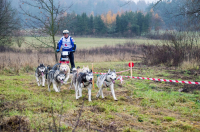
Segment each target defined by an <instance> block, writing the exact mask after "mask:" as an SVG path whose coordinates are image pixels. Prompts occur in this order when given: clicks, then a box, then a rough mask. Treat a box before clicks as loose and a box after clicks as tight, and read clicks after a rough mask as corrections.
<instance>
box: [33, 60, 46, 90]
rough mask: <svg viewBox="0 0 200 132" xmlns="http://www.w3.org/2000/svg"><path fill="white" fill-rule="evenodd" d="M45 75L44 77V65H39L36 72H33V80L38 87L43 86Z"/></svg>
mask: <svg viewBox="0 0 200 132" xmlns="http://www.w3.org/2000/svg"><path fill="white" fill-rule="evenodd" d="M45 75H46V67H45V66H44V64H40V65H39V66H38V67H37V69H36V71H35V78H36V81H37V84H38V86H40V85H41V84H42V86H43V87H44V86H45Z"/></svg>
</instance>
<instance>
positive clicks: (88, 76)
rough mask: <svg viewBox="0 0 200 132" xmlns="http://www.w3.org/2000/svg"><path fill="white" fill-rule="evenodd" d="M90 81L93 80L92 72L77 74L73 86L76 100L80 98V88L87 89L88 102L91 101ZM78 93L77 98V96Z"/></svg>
mask: <svg viewBox="0 0 200 132" xmlns="http://www.w3.org/2000/svg"><path fill="white" fill-rule="evenodd" d="M92 80H93V73H92V71H91V72H86V73H83V72H80V73H78V76H77V80H76V86H75V93H76V99H79V98H80V97H82V88H85V87H87V89H88V101H92V100H91V89H92ZM78 92H79V96H78Z"/></svg>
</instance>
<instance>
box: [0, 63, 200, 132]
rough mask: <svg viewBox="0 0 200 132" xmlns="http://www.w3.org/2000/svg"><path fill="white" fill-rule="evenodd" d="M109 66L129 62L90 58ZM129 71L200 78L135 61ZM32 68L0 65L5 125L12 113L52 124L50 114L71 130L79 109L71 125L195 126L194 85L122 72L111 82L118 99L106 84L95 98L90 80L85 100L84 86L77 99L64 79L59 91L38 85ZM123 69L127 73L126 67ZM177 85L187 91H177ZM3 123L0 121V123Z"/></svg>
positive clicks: (39, 125) (41, 125)
mask: <svg viewBox="0 0 200 132" xmlns="http://www.w3.org/2000/svg"><path fill="white" fill-rule="evenodd" d="M76 65H79V66H83V65H88V64H87V63H77V64H76ZM89 66H90V67H91V65H89ZM108 67H109V68H111V69H114V68H115V69H116V70H117V71H122V70H126V69H127V68H128V67H127V63H126V62H112V63H101V64H99V63H95V64H94V71H96V72H106V71H107V70H108ZM133 71H134V72H133V74H134V76H142V77H157V78H164V79H179V80H191V81H200V78H199V77H198V76H197V77H196V76H194V75H193V71H180V70H175V69H173V68H171V69H169V68H165V67H147V66H144V65H141V64H139V63H136V64H135V67H134V70H133ZM33 72H34V71H27V73H24V72H21V73H20V76H16V75H13V74H12V73H10V72H8V71H7V72H6V71H4V75H1V76H0V87H1V88H0V100H1V102H0V110H1V112H2V114H3V115H5V116H6V118H5V122H4V123H8V124H7V125H9V121H10V120H11V119H10V118H11V117H15V116H24V117H25V119H26V120H28V124H29V125H30V129H31V130H35V131H39V130H40V131H47V129H49V128H51V130H52V129H53V128H54V127H53V128H52V126H53V125H52V124H54V121H53V119H56V121H55V124H59V122H60V123H61V125H60V128H61V130H62V131H72V130H73V128H74V127H75V125H76V123H77V120H78V117H79V114H80V113H81V116H80V121H79V125H78V128H77V129H76V131H125V132H134V131H139V132H142V131H169V132H178V131H180V132H181V131H182V132H184V131H188V132H189V131H191V132H194V131H196V132H197V131H200V114H199V113H200V92H199V91H198V90H197V89H198V88H199V86H197V85H186V84H176V83H164V82H154V81H147V80H136V79H128V78H124V82H123V85H121V84H120V82H119V81H117V82H116V84H115V93H116V97H117V98H118V101H114V100H113V98H112V96H111V92H110V90H109V88H107V89H104V95H105V97H106V98H105V99H101V98H99V99H97V98H96V94H97V91H98V89H97V88H96V86H95V89H94V90H92V102H88V100H87V90H86V89H85V90H83V95H84V97H83V98H81V99H79V100H76V99H75V92H74V90H69V89H68V88H69V85H66V86H62V90H61V92H60V93H56V92H54V91H53V90H52V91H51V92H48V90H47V86H45V87H38V86H37V84H36V81H35V77H34V76H33ZM122 75H130V72H125V73H123V74H122ZM95 79H96V75H95ZM179 89H187V90H188V91H186V92H178V90H179ZM84 99H85V100H84ZM80 110H82V112H80ZM52 111H53V114H52ZM25 119H24V120H25ZM5 125H6V124H4V125H2V124H0V126H1V128H2V127H4V126H5ZM15 125H16V124H15ZM16 127H17V125H16ZM57 129H58V128H57Z"/></svg>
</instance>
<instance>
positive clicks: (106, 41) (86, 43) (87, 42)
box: [15, 36, 160, 48]
mask: <svg viewBox="0 0 200 132" xmlns="http://www.w3.org/2000/svg"><path fill="white" fill-rule="evenodd" d="M60 37H61V36H59V37H58V36H57V37H56V42H58V40H59V39H60ZM73 38H74V40H75V41H76V43H77V46H78V48H92V47H101V46H104V45H116V44H124V43H127V42H134V43H136V44H157V43H160V40H148V39H146V38H137V39H128V38H121V39H120V38H83V37H73ZM39 39H40V40H43V41H45V42H48V43H49V44H51V42H50V41H49V40H51V38H44V37H40V38H39ZM25 42H26V43H34V44H36V45H38V44H41V42H39V41H38V40H36V39H35V38H33V37H25ZM15 45H16V44H15ZM26 45H27V44H25V43H23V45H22V47H26Z"/></svg>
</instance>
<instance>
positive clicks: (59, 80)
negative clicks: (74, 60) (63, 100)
mask: <svg viewBox="0 0 200 132" xmlns="http://www.w3.org/2000/svg"><path fill="white" fill-rule="evenodd" d="M65 78H66V75H65V73H64V72H62V71H59V70H51V71H50V72H49V74H48V78H47V83H48V89H49V92H50V91H51V89H50V86H51V84H53V89H54V90H55V91H56V92H60V87H61V85H63V83H64V80H65Z"/></svg>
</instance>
